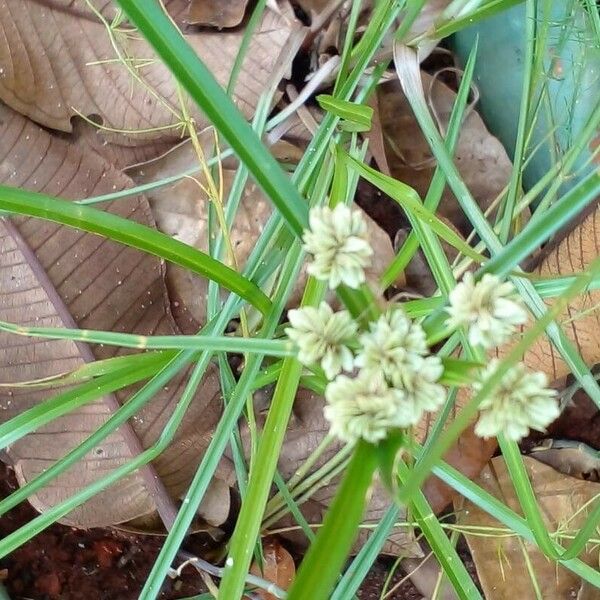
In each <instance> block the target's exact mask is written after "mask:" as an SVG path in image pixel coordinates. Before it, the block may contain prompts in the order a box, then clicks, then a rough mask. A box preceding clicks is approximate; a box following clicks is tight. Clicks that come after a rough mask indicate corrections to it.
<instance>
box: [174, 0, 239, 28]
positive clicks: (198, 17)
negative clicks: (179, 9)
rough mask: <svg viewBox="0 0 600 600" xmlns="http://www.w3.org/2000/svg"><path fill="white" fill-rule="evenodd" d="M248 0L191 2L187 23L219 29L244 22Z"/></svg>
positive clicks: (200, 0) (196, 0)
mask: <svg viewBox="0 0 600 600" xmlns="http://www.w3.org/2000/svg"><path fill="white" fill-rule="evenodd" d="M247 4H248V0H228V1H227V2H223V0H191V2H190V6H189V10H188V14H187V17H186V21H187V22H188V23H190V24H192V25H209V26H211V27H217V28H219V29H223V28H228V27H235V26H236V25H239V24H240V23H241V22H242V19H243V18H244V13H245V12H246V5H247Z"/></svg>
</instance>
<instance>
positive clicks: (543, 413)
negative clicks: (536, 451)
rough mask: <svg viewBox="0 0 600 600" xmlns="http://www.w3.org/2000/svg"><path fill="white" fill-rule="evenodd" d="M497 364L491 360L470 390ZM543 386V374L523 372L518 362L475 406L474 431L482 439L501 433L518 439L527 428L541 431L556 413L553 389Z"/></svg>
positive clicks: (486, 377)
mask: <svg viewBox="0 0 600 600" xmlns="http://www.w3.org/2000/svg"><path fill="white" fill-rule="evenodd" d="M497 367H498V360H496V359H494V360H492V361H491V362H490V364H489V365H488V366H487V367H486V368H485V369H484V371H483V372H482V375H481V379H480V380H479V381H477V382H475V383H474V384H473V389H474V390H475V391H479V390H480V389H481V387H482V385H483V383H484V381H485V380H486V379H488V378H489V377H490V376H491V375H492V374H493V373H494V372H495V370H496V369H497ZM547 385H548V381H547V379H546V375H544V373H537V372H530V371H527V369H526V368H525V365H523V364H522V363H519V364H518V365H516V366H515V367H513V368H512V369H510V370H509V371H508V372H507V373H506V374H505V375H504V376H503V377H502V380H501V381H500V383H499V385H498V386H496V387H495V389H494V390H492V392H491V394H490V395H489V396H488V397H487V398H485V399H484V400H483V402H482V403H481V404H480V405H479V410H480V413H479V420H478V421H477V424H476V425H475V433H476V434H477V435H479V436H481V437H486V438H487V437H494V436H497V435H499V434H504V435H505V436H506V438H508V439H509V440H515V441H518V440H520V439H521V438H523V437H525V436H526V435H527V434H528V433H529V429H535V430H536V431H545V429H546V427H547V426H548V425H549V424H550V423H552V421H554V419H556V418H557V417H558V416H559V414H560V409H559V407H558V401H557V399H556V390H553V389H549V388H548V387H547Z"/></svg>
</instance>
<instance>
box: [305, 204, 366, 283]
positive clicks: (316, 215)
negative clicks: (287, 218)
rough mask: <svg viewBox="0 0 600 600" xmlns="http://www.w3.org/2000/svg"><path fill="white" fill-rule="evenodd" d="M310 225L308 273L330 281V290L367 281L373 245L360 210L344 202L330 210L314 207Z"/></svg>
mask: <svg viewBox="0 0 600 600" xmlns="http://www.w3.org/2000/svg"><path fill="white" fill-rule="evenodd" d="M309 225H310V228H309V229H308V230H307V231H305V232H304V236H303V237H302V239H303V241H304V250H305V251H306V252H308V253H309V254H310V255H312V259H313V260H312V262H311V263H310V264H309V266H308V272H309V273H310V274H311V275H313V276H314V277H316V278H317V279H320V280H323V281H327V282H328V284H329V287H330V289H335V288H336V287H338V286H339V285H340V284H342V283H343V284H345V285H347V286H348V287H351V288H358V287H359V286H360V285H361V284H362V283H364V282H365V268H366V267H368V266H369V264H370V263H371V256H372V255H373V248H371V245H370V244H369V239H368V236H367V224H366V222H365V220H364V218H363V216H362V214H361V213H360V212H359V211H358V210H352V209H350V208H349V207H348V206H346V205H345V204H338V205H336V207H335V208H333V209H331V208H329V207H328V206H318V207H315V208H312V209H311V210H310V213H309Z"/></svg>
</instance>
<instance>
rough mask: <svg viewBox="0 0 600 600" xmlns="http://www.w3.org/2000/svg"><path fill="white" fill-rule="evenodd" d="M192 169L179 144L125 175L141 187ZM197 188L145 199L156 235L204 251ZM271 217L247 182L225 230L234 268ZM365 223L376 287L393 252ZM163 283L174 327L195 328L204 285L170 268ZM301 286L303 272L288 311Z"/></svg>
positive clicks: (192, 184)
mask: <svg viewBox="0 0 600 600" xmlns="http://www.w3.org/2000/svg"><path fill="white" fill-rule="evenodd" d="M213 140H214V138H213V136H212V134H211V132H210V131H209V130H207V131H206V132H204V134H203V135H202V142H203V151H204V154H205V157H210V156H212V144H213ZM285 151H286V152H287V149H286V150H285ZM195 165H198V157H197V155H196V154H195V152H194V150H193V148H192V146H191V144H190V143H185V144H183V145H181V146H179V147H177V148H176V149H174V150H173V151H171V152H168V153H167V154H166V155H164V156H163V157H161V158H159V159H157V160H155V161H151V162H148V163H145V164H142V165H138V166H136V167H135V168H134V169H130V170H128V173H129V175H130V176H131V177H132V178H133V179H134V181H136V182H137V183H138V184H143V183H147V182H149V181H155V180H157V179H160V178H163V177H167V176H169V175H173V174H176V173H181V172H182V171H184V170H187V169H190V168H193V167H194V166H195ZM235 166H236V164H235V162H232V161H231V160H229V159H228V160H227V161H226V162H224V163H223V167H224V169H223V176H224V177H223V179H224V186H223V188H224V189H223V197H224V198H227V196H228V194H229V190H230V188H231V183H232V181H233V177H234V175H235V171H234V169H235ZM199 183H200V184H201V185H202V186H206V179H205V178H204V176H202V175H198V176H197V177H196V180H194V179H191V178H185V179H182V180H180V181H178V182H177V183H175V184H173V185H171V186H165V187H161V188H158V189H155V190H151V191H150V192H149V193H148V198H149V200H150V206H151V207H152V211H153V214H154V216H155V218H156V222H157V225H158V227H159V229H160V230H161V231H163V232H165V233H167V234H169V235H171V236H173V237H175V238H177V239H178V240H180V241H183V242H185V243H187V244H189V245H191V246H194V247H196V248H198V249H200V250H203V251H205V252H206V251H207V250H208V235H207V226H208V224H207V214H208V213H207V207H208V199H207V196H206V194H205V192H204V191H203V190H202V189H201V187H200V185H199ZM271 212H272V205H271V203H270V202H269V201H268V200H267V199H266V198H265V196H264V194H263V193H262V192H261V191H260V189H259V188H258V187H257V186H256V184H254V183H253V182H249V183H248V184H247V185H246V188H245V191H244V195H243V199H242V202H241V206H240V209H239V210H238V212H237V214H236V217H235V220H234V224H233V228H232V231H231V243H232V246H233V249H234V253H235V256H236V261H237V265H238V267H239V268H243V266H244V264H245V262H246V259H247V258H248V256H249V254H250V252H251V251H252V249H253V248H254V246H255V244H256V240H257V239H258V237H259V236H260V233H261V231H262V229H263V227H264V225H265V223H266V222H267V219H268V218H269V216H270V214H271ZM365 218H366V220H367V225H368V228H369V235H370V239H371V243H372V245H373V247H374V249H375V254H374V260H373V264H372V265H371V267H370V268H369V269H368V270H367V279H368V280H369V282H370V283H371V285H372V286H374V287H376V286H377V285H378V283H377V282H378V278H379V276H380V275H381V273H382V272H383V270H384V269H385V268H386V266H387V265H388V264H389V262H390V261H391V260H392V259H393V250H392V245H391V241H390V239H389V237H388V236H387V235H386V234H385V233H384V232H383V231H382V230H381V229H380V228H379V227H378V226H377V225H376V224H375V223H374V222H373V221H372V220H371V219H370V218H369V217H368V216H367V215H366V214H365ZM168 280H169V285H170V289H171V293H172V296H173V298H174V299H176V301H177V302H179V303H180V306H178V307H177V308H176V311H175V316H176V318H177V322H178V323H179V325H180V327H182V328H183V329H184V330H186V331H187V330H188V329H189V328H190V327H192V328H195V327H196V326H197V324H198V323H203V322H204V319H205V315H206V290H207V282H206V280H205V279H202V278H199V277H196V276H195V275H193V274H192V273H190V272H189V271H185V270H183V269H180V268H177V267H170V266H168ZM305 281H306V272H305V270H304V272H303V274H302V276H301V277H300V279H299V280H298V283H297V286H296V293H295V294H293V295H292V297H291V298H290V301H289V305H290V306H293V305H295V304H296V303H297V302H298V300H299V296H300V294H301V293H302V289H303V287H304V284H305ZM190 317H192V320H191V321H190Z"/></svg>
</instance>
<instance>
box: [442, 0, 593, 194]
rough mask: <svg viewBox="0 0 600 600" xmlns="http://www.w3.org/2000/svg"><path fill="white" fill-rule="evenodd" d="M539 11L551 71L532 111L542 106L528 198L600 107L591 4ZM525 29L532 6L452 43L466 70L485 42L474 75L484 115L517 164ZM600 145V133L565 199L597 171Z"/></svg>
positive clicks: (567, 0) (543, 6)
mask: <svg viewBox="0 0 600 600" xmlns="http://www.w3.org/2000/svg"><path fill="white" fill-rule="evenodd" d="M536 10H537V19H536V23H537V28H538V30H537V32H536V35H537V39H539V40H541V44H540V46H541V48H542V49H543V68H542V69H539V71H541V72H540V73H538V75H537V76H536V77H535V79H534V85H533V87H532V98H533V99H534V101H533V103H532V106H539V110H538V113H537V119H536V120H535V126H534V127H533V130H532V135H531V138H530V139H529V141H528V144H527V153H526V157H527V158H528V161H529V162H528V163H527V166H526V168H525V170H524V173H523V187H524V188H525V190H529V189H530V188H531V187H532V186H533V185H535V184H536V183H537V182H538V181H539V180H540V178H541V177H542V176H543V175H545V174H546V173H547V172H548V171H549V169H550V168H551V167H552V165H553V164H555V163H556V162H557V161H560V160H561V159H562V157H563V156H564V154H565V152H566V151H567V150H568V149H569V148H571V147H572V146H573V143H574V141H575V140H577V139H578V136H580V134H581V132H582V130H583V129H584V127H585V126H586V124H587V123H588V121H589V119H590V117H591V116H592V113H593V112H594V110H598V107H599V104H600V39H599V36H598V34H597V32H596V31H595V30H594V27H593V22H592V19H591V16H590V14H589V13H588V12H587V9H586V8H584V3H583V0H539V1H538V2H537V8H536ZM592 10H597V9H594V8H592ZM525 24H526V12H525V5H524V4H520V5H517V6H515V7H513V8H511V9H509V10H507V11H504V12H502V13H500V14H498V15H496V16H494V17H492V18H489V19H487V20H485V21H482V22H481V23H479V24H477V25H474V26H472V27H470V28H468V29H465V30H463V31H461V32H459V33H457V34H456V35H455V36H454V37H453V39H452V40H451V44H452V48H453V50H454V51H455V52H456V54H457V56H458V58H459V60H460V61H461V62H462V63H463V64H464V63H465V62H466V60H467V58H468V56H469V53H470V51H471V49H472V48H473V45H474V44H475V42H476V40H477V38H478V39H479V47H478V54H477V63H476V66H475V74H474V79H475V83H476V85H477V87H478V88H479V92H480V104H479V107H478V110H479V111H480V113H481V115H482V117H483V119H484V121H485V122H486V124H487V126H488V128H489V129H490V131H491V132H492V133H493V134H494V135H495V136H496V137H497V138H498V139H499V140H500V141H501V142H502V144H503V145H504V147H505V148H506V150H507V152H508V153H509V155H510V156H511V157H514V148H515V143H516V138H517V127H518V122H519V108H520V104H521V94H522V89H523V77H524V73H525V68H524V60H525V35H526V27H525ZM544 24H546V25H544ZM599 141H600V131H598V129H596V131H595V134H594V135H593V136H592V138H591V140H590V141H589V142H588V143H587V144H586V145H585V148H584V149H583V151H582V152H581V153H580V154H579V155H578V157H577V160H576V162H575V163H574V165H573V167H572V168H571V169H570V170H569V173H568V176H567V177H566V178H565V181H564V183H563V185H562V187H561V190H560V191H561V192H566V191H567V190H568V189H570V188H571V187H572V186H573V185H575V184H576V183H577V182H578V181H579V180H580V179H581V178H582V177H584V176H585V175H586V174H587V173H589V172H590V170H591V169H593V168H594V166H595V167H597V164H596V165H594V164H593V161H592V160H591V158H592V156H593V152H594V150H596V152H598V149H597V147H598V143H599ZM596 159H597V156H596Z"/></svg>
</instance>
